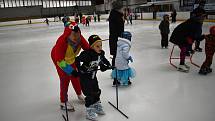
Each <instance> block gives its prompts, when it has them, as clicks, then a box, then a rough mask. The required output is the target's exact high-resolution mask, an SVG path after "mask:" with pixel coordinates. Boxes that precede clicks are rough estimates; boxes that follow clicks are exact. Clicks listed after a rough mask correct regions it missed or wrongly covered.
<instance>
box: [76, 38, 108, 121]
mask: <svg viewBox="0 0 215 121" xmlns="http://www.w3.org/2000/svg"><path fill="white" fill-rule="evenodd" d="M88 42H89V44H90V49H89V50H85V51H83V52H81V54H80V55H79V56H78V57H77V58H76V62H77V67H78V72H79V75H80V82H81V88H82V91H83V93H84V95H85V96H86V97H85V107H86V118H87V119H89V120H96V119H97V116H98V115H97V114H99V115H104V114H105V112H104V110H103V108H102V105H101V101H100V94H101V90H100V89H99V85H98V80H97V76H96V74H97V71H98V70H101V71H102V72H103V71H106V70H107V69H111V65H110V63H109V61H108V60H107V59H106V58H105V52H104V51H103V50H102V40H101V38H100V37H99V36H98V35H91V36H90V37H89V39H88ZM98 67H100V69H98Z"/></svg>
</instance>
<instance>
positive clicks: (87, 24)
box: [86, 16, 90, 26]
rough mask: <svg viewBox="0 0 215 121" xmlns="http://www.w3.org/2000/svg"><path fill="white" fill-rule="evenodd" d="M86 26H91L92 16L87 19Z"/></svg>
mask: <svg viewBox="0 0 215 121" xmlns="http://www.w3.org/2000/svg"><path fill="white" fill-rule="evenodd" d="M86 26H90V16H87V18H86Z"/></svg>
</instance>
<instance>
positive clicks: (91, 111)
mask: <svg viewBox="0 0 215 121" xmlns="http://www.w3.org/2000/svg"><path fill="white" fill-rule="evenodd" d="M97 117H98V115H97V114H96V113H95V108H94V107H93V105H91V106H90V107H88V108H86V119H89V120H92V121H97Z"/></svg>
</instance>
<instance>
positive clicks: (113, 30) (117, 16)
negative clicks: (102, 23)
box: [108, 0, 124, 85]
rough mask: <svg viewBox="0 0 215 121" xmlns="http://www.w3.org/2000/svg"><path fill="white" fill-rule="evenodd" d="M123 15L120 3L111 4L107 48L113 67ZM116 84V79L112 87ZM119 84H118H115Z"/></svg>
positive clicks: (122, 30) (121, 29)
mask: <svg viewBox="0 0 215 121" xmlns="http://www.w3.org/2000/svg"><path fill="white" fill-rule="evenodd" d="M123 17H124V15H123V4H122V1H120V0H117V1H114V2H113V3H112V10H111V12H110V15H109V18H108V21H109V47H110V55H112V56H113V58H112V66H115V58H116V50H117V41H118V37H120V36H121V34H122V32H124V18H123ZM116 82H117V80H116V79H114V81H113V85H115V84H116ZM117 83H118V84H119V82H117Z"/></svg>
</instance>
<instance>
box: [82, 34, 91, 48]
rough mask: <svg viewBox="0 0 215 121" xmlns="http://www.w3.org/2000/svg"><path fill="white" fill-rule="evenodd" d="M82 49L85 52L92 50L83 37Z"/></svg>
mask: <svg viewBox="0 0 215 121" xmlns="http://www.w3.org/2000/svg"><path fill="white" fill-rule="evenodd" d="M81 48H82V49H83V50H88V49H90V45H89V44H88V42H87V40H86V39H85V38H84V37H83V36H82V35H81Z"/></svg>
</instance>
